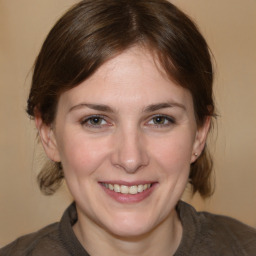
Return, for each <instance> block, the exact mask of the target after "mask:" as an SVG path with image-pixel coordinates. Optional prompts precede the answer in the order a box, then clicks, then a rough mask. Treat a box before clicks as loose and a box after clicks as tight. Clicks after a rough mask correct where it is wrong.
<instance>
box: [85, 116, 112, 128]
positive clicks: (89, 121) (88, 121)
mask: <svg viewBox="0 0 256 256" xmlns="http://www.w3.org/2000/svg"><path fill="white" fill-rule="evenodd" d="M81 124H82V125H85V126H88V127H94V128H101V127H102V126H106V125H108V123H107V121H106V120H105V119H104V117H102V116H97V115H96V116H90V117H87V118H85V119H84V120H82V121H81Z"/></svg>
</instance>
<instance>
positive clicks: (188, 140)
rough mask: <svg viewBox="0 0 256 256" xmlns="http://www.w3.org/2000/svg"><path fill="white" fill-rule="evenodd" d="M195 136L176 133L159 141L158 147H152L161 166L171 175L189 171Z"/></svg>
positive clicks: (153, 153)
mask: <svg viewBox="0 0 256 256" xmlns="http://www.w3.org/2000/svg"><path fill="white" fill-rule="evenodd" d="M192 137H193V136H191V135H190V134H189V133H187V134H185V133H176V134H175V135H173V136H167V137H166V138H163V139H162V140H161V141H158V143H157V144H158V146H156V143H154V144H155V145H154V146H153V145H152V146H151V148H152V151H151V152H152V153H151V154H152V155H154V157H155V159H156V161H157V162H158V164H159V165H162V167H163V168H164V170H168V172H170V173H176V172H180V171H181V170H183V169H185V170H187V169H189V167H190V161H191V154H192V149H193V139H192Z"/></svg>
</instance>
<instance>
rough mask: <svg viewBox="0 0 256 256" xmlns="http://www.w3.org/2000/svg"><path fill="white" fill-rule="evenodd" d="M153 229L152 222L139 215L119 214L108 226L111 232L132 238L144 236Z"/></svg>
mask: <svg viewBox="0 0 256 256" xmlns="http://www.w3.org/2000/svg"><path fill="white" fill-rule="evenodd" d="M152 229H153V226H152V224H150V223H149V221H148V220H147V219H146V218H145V215H144V216H142V217H138V216H123V217H122V216H121V217H120V216H119V217H116V218H115V220H114V221H112V222H110V224H109V225H108V227H107V231H108V232H109V233H112V234H114V235H115V236H118V237H123V238H132V237H138V236H143V235H145V234H146V233H148V232H150V230H152Z"/></svg>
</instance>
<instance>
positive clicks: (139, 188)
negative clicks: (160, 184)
mask: <svg viewBox="0 0 256 256" xmlns="http://www.w3.org/2000/svg"><path fill="white" fill-rule="evenodd" d="M101 184H102V185H103V186H104V187H105V188H107V189H109V190H112V191H115V192H116V193H121V194H130V195H136V194H138V193H141V192H143V191H145V190H147V189H149V188H150V187H151V185H152V184H151V183H149V184H140V185H132V186H126V185H118V184H109V183H101Z"/></svg>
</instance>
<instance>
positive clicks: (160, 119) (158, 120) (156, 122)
mask: <svg viewBox="0 0 256 256" xmlns="http://www.w3.org/2000/svg"><path fill="white" fill-rule="evenodd" d="M174 123H175V121H174V119H173V118H172V117H169V116H162V115H157V116H154V117H153V118H152V119H150V120H149V122H148V123H147V124H148V125H153V126H157V127H158V126H159V127H162V126H164V127H165V126H169V125H171V124H174Z"/></svg>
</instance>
